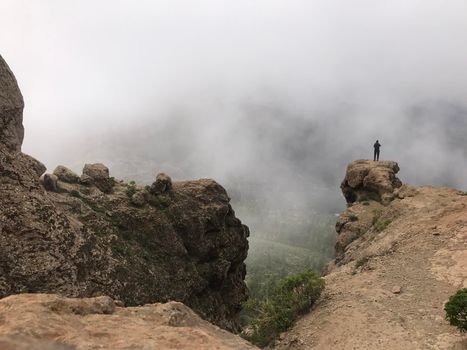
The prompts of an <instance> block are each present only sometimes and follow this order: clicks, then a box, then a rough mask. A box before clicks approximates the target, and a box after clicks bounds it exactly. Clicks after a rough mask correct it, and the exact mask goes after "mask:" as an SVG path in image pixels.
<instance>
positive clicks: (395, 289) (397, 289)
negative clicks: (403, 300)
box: [391, 286, 402, 294]
mask: <svg viewBox="0 0 467 350" xmlns="http://www.w3.org/2000/svg"><path fill="white" fill-rule="evenodd" d="M401 292H402V288H401V286H394V287H392V289H391V293H393V294H400V293H401Z"/></svg>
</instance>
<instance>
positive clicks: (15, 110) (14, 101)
mask: <svg viewBox="0 0 467 350" xmlns="http://www.w3.org/2000/svg"><path fill="white" fill-rule="evenodd" d="M23 108H24V102H23V96H22V95H21V91H20V90H19V87H18V84H17V82H16V78H15V76H14V75H13V73H12V72H11V70H10V68H9V67H8V65H7V64H6V62H5V61H4V60H3V58H2V57H1V56H0V144H1V145H2V146H3V147H5V148H6V149H8V150H9V151H14V152H19V151H21V145H22V143H23V137H24V128H23Z"/></svg>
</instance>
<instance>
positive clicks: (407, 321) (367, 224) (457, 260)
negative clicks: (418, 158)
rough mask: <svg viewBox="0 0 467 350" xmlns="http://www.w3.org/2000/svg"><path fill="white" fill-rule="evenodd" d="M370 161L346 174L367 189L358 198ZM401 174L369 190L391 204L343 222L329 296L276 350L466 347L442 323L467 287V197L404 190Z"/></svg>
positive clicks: (353, 213)
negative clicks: (454, 299)
mask: <svg viewBox="0 0 467 350" xmlns="http://www.w3.org/2000/svg"><path fill="white" fill-rule="evenodd" d="M364 164H366V166H368V167H370V169H362V167H363V166H364ZM372 164H373V162H369V161H368V162H361V161H358V162H357V167H358V168H359V171H355V173H354V172H353V171H352V172H351V173H350V174H349V173H348V174H346V181H347V183H348V182H349V181H350V183H351V184H352V185H353V184H355V183H358V184H360V185H359V186H355V187H352V188H354V189H355V188H357V191H358V195H356V197H357V198H360V197H358V196H359V195H360V194H363V193H364V191H368V187H364V186H362V184H365V180H364V179H365V178H366V176H368V175H365V176H360V175H358V174H368V173H370V172H371V167H372ZM392 164H393V165H391V167H390V168H391V169H394V167H395V166H394V164H395V163H394V162H392ZM353 165H354V163H352V164H351V165H350V166H349V170H355V167H354V166H353ZM393 172H394V170H381V169H378V171H377V172H375V173H377V174H380V175H381V176H377V177H375V178H374V180H372V181H371V182H372V183H373V184H379V183H381V184H382V185H381V187H379V185H378V186H371V187H370V188H371V193H378V194H389V195H390V196H387V197H386V199H389V198H392V199H391V200H386V201H384V200H382V198H381V197H382V196H374V197H373V199H372V198H366V199H363V198H361V201H353V202H352V203H350V204H351V205H350V206H349V207H348V208H347V210H346V211H345V212H344V213H343V214H342V215H341V216H340V217H339V219H338V220H337V224H336V229H337V231H338V233H339V235H338V240H337V244H336V261H335V262H333V263H331V264H330V266H329V267H328V271H327V274H326V276H325V277H324V278H325V280H326V289H325V290H324V292H323V294H322V295H321V298H320V300H318V302H317V303H316V304H315V306H314V307H313V310H312V311H311V313H310V314H308V315H306V316H304V317H303V318H302V319H301V320H299V321H298V322H297V324H296V325H295V326H294V327H293V328H292V329H291V330H290V331H288V332H287V333H286V334H283V335H282V337H281V339H280V340H279V341H278V342H277V344H276V348H278V349H284V350H285V349H287V350H290V349H296V350H298V349H303V350H304V349H310V348H313V349H316V350H320V349H323V350H327V349H335V350H344V349H349V348H354V349H368V350H373V349H374V350H392V349H459V350H460V349H467V339H466V338H465V337H462V335H461V334H460V333H459V332H458V330H457V329H456V328H455V327H452V326H450V325H449V324H448V322H447V321H446V320H445V317H444V316H445V312H444V304H445V302H446V301H447V300H448V298H449V296H451V295H452V294H454V293H455V292H456V291H457V290H458V289H460V288H462V287H464V288H465V287H467V195H466V193H465V192H461V191H457V190H454V189H449V188H434V187H412V186H409V185H406V184H404V185H402V186H400V187H399V181H398V180H397V179H395V178H392V176H393V175H392V173H393ZM356 174H357V175H356ZM357 178H358V179H359V180H358V181H355V182H352V179H357ZM346 181H345V182H346ZM390 183H395V184H397V186H394V185H389V184H390ZM349 186H350V185H349ZM391 187H392V188H393V189H392V190H391ZM382 190H383V191H382ZM391 191H392V192H391Z"/></svg>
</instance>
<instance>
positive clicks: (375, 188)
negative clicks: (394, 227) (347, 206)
mask: <svg viewBox="0 0 467 350" xmlns="http://www.w3.org/2000/svg"><path fill="white" fill-rule="evenodd" d="M398 171H399V166H398V165H397V163H396V162H392V161H378V162H373V161H371V160H356V161H354V162H352V163H350V164H349V166H348V167H347V172H346V174H345V178H344V181H342V184H341V189H342V193H343V194H344V197H345V199H346V200H347V203H354V202H357V201H365V200H368V199H373V200H376V201H379V202H384V203H387V202H388V201H390V200H391V199H392V198H393V194H394V190H395V189H397V188H399V187H401V186H402V183H401V181H400V180H399V179H398V178H397V177H396V174H397V173H398Z"/></svg>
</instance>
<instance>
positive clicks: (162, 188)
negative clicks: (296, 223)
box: [149, 173, 172, 195]
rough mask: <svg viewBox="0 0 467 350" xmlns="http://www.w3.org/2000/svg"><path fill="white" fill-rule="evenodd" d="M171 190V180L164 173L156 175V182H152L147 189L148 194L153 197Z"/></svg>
mask: <svg viewBox="0 0 467 350" xmlns="http://www.w3.org/2000/svg"><path fill="white" fill-rule="evenodd" d="M171 189H172V179H171V178H170V176H168V175H167V174H164V173H160V174H157V176H156V181H154V182H153V183H152V185H151V187H150V189H149V192H150V193H151V194H154V195H158V194H161V193H164V192H166V191H170V190H171Z"/></svg>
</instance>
